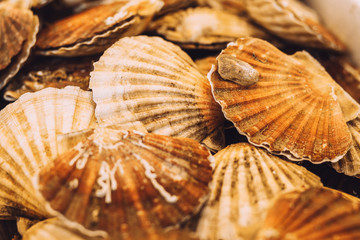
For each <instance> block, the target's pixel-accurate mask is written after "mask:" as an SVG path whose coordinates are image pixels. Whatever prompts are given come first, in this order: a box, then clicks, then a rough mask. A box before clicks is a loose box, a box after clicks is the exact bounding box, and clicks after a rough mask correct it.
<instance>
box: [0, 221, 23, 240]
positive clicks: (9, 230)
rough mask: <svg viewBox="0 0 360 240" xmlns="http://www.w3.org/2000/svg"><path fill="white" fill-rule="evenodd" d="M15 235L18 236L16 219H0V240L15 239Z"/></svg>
mask: <svg viewBox="0 0 360 240" xmlns="http://www.w3.org/2000/svg"><path fill="white" fill-rule="evenodd" d="M15 236H19V235H18V232H17V229H16V221H15V220H0V240H12V239H17V238H15Z"/></svg>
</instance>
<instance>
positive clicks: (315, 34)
mask: <svg viewBox="0 0 360 240" xmlns="http://www.w3.org/2000/svg"><path fill="white" fill-rule="evenodd" d="M245 3H246V11H247V13H248V14H249V15H250V17H251V18H252V19H254V20H255V21H256V22H257V23H259V24H260V25H262V26H263V27H264V28H266V29H267V30H269V31H270V32H272V33H274V34H275V35H277V36H279V37H281V38H283V39H285V40H288V41H290V42H293V43H296V44H300V45H304V46H309V47H315V48H325V49H332V50H337V51H344V50H345V49H346V47H345V45H344V44H343V43H342V42H341V41H340V40H339V39H338V38H337V37H336V36H334V35H333V34H331V33H330V32H329V31H328V30H327V29H326V28H325V27H324V26H323V25H322V24H321V23H320V20H319V18H318V16H317V14H316V13H315V12H314V11H313V10H312V9H310V8H309V7H308V6H306V5H305V4H304V3H302V2H301V1H298V0H245Z"/></svg>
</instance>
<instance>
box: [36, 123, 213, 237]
mask: <svg viewBox="0 0 360 240" xmlns="http://www.w3.org/2000/svg"><path fill="white" fill-rule="evenodd" d="M79 137H81V135H80V136H79ZM211 159H212V156H211V155H210V154H209V152H208V151H207V150H206V148H205V147H203V146H202V145H200V144H199V143H198V142H196V141H194V140H192V139H187V138H172V137H168V136H162V135H156V134H143V133H139V132H136V131H123V130H119V129H118V128H116V126H108V127H99V128H96V129H94V130H92V134H91V135H90V136H88V137H87V139H86V140H85V141H82V142H80V143H79V144H78V145H76V146H75V147H74V148H72V149H71V150H69V151H68V152H66V153H64V154H62V155H60V156H59V157H58V158H56V159H55V160H54V161H53V164H52V165H51V166H48V167H47V168H44V169H43V170H42V171H41V172H40V175H39V180H38V184H39V190H40V192H41V193H42V195H43V196H44V198H45V199H46V200H47V201H48V204H47V207H48V209H49V211H51V212H53V213H54V214H56V215H58V214H59V213H61V214H63V216H65V217H66V218H67V219H68V220H70V221H73V222H75V223H80V224H82V225H83V226H84V227H85V228H88V229H90V230H103V231H105V232H107V233H108V234H109V236H110V237H111V238H112V239H127V238H131V239H156V235H157V234H158V233H157V231H158V230H159V229H160V230H161V228H165V227H169V226H174V225H177V224H179V223H180V222H182V221H184V220H185V219H187V218H188V217H189V216H190V215H192V214H194V213H196V212H197V211H198V210H199V208H200V207H201V205H202V204H203V203H204V201H205V200H206V198H207V195H208V192H209V188H208V184H209V182H210V180H211V177H212V167H211ZM54 210H55V211H57V212H55V211H54ZM75 223H73V224H75ZM75 225H76V224H75ZM88 233H89V232H88ZM98 233H99V234H100V233H101V232H98Z"/></svg>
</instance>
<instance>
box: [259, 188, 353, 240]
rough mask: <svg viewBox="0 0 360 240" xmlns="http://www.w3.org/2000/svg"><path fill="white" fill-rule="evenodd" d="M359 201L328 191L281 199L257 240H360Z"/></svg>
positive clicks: (292, 193) (272, 208)
mask: <svg viewBox="0 0 360 240" xmlns="http://www.w3.org/2000/svg"><path fill="white" fill-rule="evenodd" d="M359 237H360V201H359V200H358V201H356V202H355V201H353V200H351V199H348V198H347V197H345V196H343V195H342V194H341V193H340V192H337V191H332V190H331V189H326V188H310V189H308V190H306V191H304V192H299V191H293V192H289V193H285V194H283V195H282V196H280V197H279V198H278V199H277V200H276V201H275V203H274V204H273V205H272V207H271V208H270V209H269V210H268V212H267V216H266V219H265V222H264V225H263V226H262V228H261V230H260V232H259V234H258V236H257V237H256V240H265V239H271V240H276V239H292V240H297V239H301V240H308V239H359Z"/></svg>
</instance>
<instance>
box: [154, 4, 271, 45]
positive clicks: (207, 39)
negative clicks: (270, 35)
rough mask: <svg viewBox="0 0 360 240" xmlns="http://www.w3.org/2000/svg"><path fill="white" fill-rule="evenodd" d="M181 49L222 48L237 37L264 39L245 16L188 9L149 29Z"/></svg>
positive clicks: (219, 11)
mask: <svg viewBox="0 0 360 240" xmlns="http://www.w3.org/2000/svg"><path fill="white" fill-rule="evenodd" d="M151 28H153V29H155V31H156V32H157V33H158V34H160V35H161V36H163V37H164V38H166V39H167V40H169V41H172V42H175V43H177V44H179V45H180V46H181V47H182V48H204V49H219V50H220V49H223V48H225V47H226V44H227V43H229V42H231V41H235V40H236V39H237V38H238V37H259V38H267V34H266V33H265V32H263V31H262V30H260V29H259V28H258V27H256V26H254V25H253V24H251V23H250V22H249V19H247V18H246V17H241V16H238V15H235V14H231V13H228V12H226V11H222V10H215V9H211V8H205V7H197V8H188V9H186V10H180V11H177V12H175V13H171V14H168V15H166V16H164V17H162V18H160V19H158V20H156V21H155V22H154V23H153V24H152V27H151Z"/></svg>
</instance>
